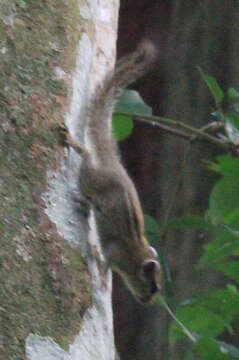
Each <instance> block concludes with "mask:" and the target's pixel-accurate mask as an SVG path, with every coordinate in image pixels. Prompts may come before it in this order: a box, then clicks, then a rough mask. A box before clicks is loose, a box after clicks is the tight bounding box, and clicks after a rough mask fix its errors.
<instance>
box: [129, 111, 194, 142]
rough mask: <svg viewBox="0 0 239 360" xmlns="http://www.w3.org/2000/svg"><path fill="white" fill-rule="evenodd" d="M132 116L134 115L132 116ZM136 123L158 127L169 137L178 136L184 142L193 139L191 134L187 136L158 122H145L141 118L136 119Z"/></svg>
mask: <svg viewBox="0 0 239 360" xmlns="http://www.w3.org/2000/svg"><path fill="white" fill-rule="evenodd" d="M133 116H134V115H133ZM136 120H137V121H139V122H141V123H144V124H149V123H150V125H152V126H154V127H158V128H160V129H162V130H163V131H166V132H168V133H170V134H171V135H175V136H180V137H182V138H184V139H186V140H189V141H191V140H192V139H193V135H191V134H188V133H186V132H184V131H182V130H177V129H173V128H171V127H169V126H167V125H163V124H160V123H158V122H155V121H150V122H149V121H148V120H145V119H142V118H137V119H136Z"/></svg>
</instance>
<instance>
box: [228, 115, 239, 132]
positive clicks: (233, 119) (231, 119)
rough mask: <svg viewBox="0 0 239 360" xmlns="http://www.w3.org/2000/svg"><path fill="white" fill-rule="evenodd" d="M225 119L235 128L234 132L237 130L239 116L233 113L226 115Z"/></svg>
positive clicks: (238, 127)
mask: <svg viewBox="0 0 239 360" xmlns="http://www.w3.org/2000/svg"><path fill="white" fill-rule="evenodd" d="M225 119H226V121H228V122H229V123H230V124H232V125H233V126H234V127H235V131H236V130H239V114H236V113H235V112H230V113H226V114H225ZM238 136H239V134H238Z"/></svg>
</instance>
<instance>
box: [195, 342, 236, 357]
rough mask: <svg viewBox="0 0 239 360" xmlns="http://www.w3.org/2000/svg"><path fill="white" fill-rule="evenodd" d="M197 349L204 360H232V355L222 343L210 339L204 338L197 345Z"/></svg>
mask: <svg viewBox="0 0 239 360" xmlns="http://www.w3.org/2000/svg"><path fill="white" fill-rule="evenodd" d="M195 349H196V351H197V353H198V354H199V356H200V358H201V359H203V360H232V359H237V358H236V357H233V358H232V357H231V354H230V353H229V351H228V350H227V348H226V347H225V346H222V343H220V342H219V341H216V340H214V339H212V338H209V337H202V338H201V339H199V340H198V341H197V343H196V344H195Z"/></svg>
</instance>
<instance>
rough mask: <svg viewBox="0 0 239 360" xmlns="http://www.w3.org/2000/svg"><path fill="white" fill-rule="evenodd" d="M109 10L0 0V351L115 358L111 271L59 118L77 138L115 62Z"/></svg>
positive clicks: (85, 4)
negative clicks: (98, 85)
mask: <svg viewBox="0 0 239 360" xmlns="http://www.w3.org/2000/svg"><path fill="white" fill-rule="evenodd" d="M117 14H118V0H114V1H110V0H100V1H96V0H91V1H90V2H89V1H85V0H82V1H77V0H70V1H65V0H49V1H45V0H39V1H34V0H28V1H27V0H19V1H15V0H3V1H1V3H0V109H1V112H0V214H1V216H0V234H1V236H0V274H1V276H0V304H1V306H0V354H1V356H0V357H1V358H2V359H3V358H4V359H18V360H20V359H27V360H33V359H34V360H40V359H41V360H42V359H44V360H52V359H55V360H58V359H59V360H60V359H63V358H64V359H67V360H73V359H74V360H75V359H86V360H88V359H96V358H97V359H102V360H103V359H104V360H105V359H108V360H112V359H113V358H114V352H115V350H114V337H113V330H112V309H111V272H106V273H105V272H104V271H102V269H103V265H102V255H101V252H100V247H99V243H98V239H97V236H96V233H95V227H94V224H93V223H91V227H90V231H89V230H88V229H89V227H88V222H87V219H86V217H85V215H84V213H83V212H82V209H81V207H80V205H79V202H78V200H77V199H78V197H79V194H78V191H77V189H76V180H77V177H78V174H77V171H76V169H77V170H78V168H79V165H80V164H79V163H80V161H79V158H78V157H77V156H76V154H75V153H74V152H73V151H66V150H64V148H63V146H62V145H61V132H60V130H59V124H61V123H63V122H65V123H66V124H67V126H68V128H69V130H70V132H71V133H72V135H73V136H75V137H76V138H78V139H80V140H82V138H83V137H82V134H83V129H84V111H85V104H87V103H88V101H89V97H90V95H91V93H92V90H93V88H94V87H95V85H96V83H98V82H100V81H102V79H103V78H104V76H105V73H106V72H107V71H108V68H109V67H110V68H112V67H113V65H114V61H112V59H114V57H115V39H116V30H117ZM106 37H107V43H106V42H105V38H106ZM75 195H76V196H75ZM88 237H89V238H90V241H88ZM92 339H93V340H94V341H92Z"/></svg>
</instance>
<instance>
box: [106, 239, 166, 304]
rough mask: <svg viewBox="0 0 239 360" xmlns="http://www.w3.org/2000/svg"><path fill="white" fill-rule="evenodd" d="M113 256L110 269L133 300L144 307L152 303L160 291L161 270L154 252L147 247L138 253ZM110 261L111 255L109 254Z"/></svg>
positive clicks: (151, 248)
mask: <svg viewBox="0 0 239 360" xmlns="http://www.w3.org/2000/svg"><path fill="white" fill-rule="evenodd" d="M118 255H119V256H117V254H114V256H113V258H114V260H115V261H114V264H111V267H112V269H113V270H114V271H115V272H117V273H118V274H119V275H120V276H121V277H122V279H123V281H124V283H125V285H126V287H127V288H128V289H129V291H130V292H131V293H132V295H133V296H134V298H135V299H136V300H137V301H138V302H140V303H141V304H144V305H149V304H151V303H152V302H153V300H154V297H155V295H156V294H157V293H158V292H159V291H160V290H161V283H162V270H161V266H160V262H159V260H158V256H157V252H156V250H155V249H154V248H153V247H151V246H147V247H145V248H144V251H140V253H138V254H136V253H131V254H130V253H128V254H127V255H126V254H124V256H123V258H124V261H123V262H121V261H120V260H119V261H118V260H117V258H118V259H122V253H121V254H118ZM111 259H112V254H111Z"/></svg>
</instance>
